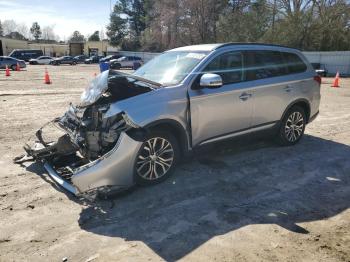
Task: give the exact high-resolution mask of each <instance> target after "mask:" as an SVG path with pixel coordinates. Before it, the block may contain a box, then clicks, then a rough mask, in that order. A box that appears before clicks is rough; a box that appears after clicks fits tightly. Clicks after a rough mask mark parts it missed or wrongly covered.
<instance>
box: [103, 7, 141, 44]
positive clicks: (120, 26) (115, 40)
mask: <svg viewBox="0 0 350 262" xmlns="http://www.w3.org/2000/svg"><path fill="white" fill-rule="evenodd" d="M145 28H146V10H145V0H131V1H130V0H119V1H118V2H117V3H116V4H115V6H114V9H113V12H112V13H111V16H110V23H109V25H108V26H107V36H108V37H109V38H110V40H111V44H112V45H115V46H117V45H120V46H122V47H123V48H124V49H135V48H139V47H140V38H141V34H142V32H143V31H144V30H145Z"/></svg>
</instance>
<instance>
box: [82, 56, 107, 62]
mask: <svg viewBox="0 0 350 262" xmlns="http://www.w3.org/2000/svg"><path fill="white" fill-rule="evenodd" d="M102 58H103V56H99V55H93V56H91V57H90V58H88V59H85V62H84V63H85V64H97V63H99V62H100V60H101V59H102Z"/></svg>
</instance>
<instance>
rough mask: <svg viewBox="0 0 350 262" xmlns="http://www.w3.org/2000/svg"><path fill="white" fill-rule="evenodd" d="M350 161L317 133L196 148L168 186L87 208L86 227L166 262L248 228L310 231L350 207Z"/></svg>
mask: <svg viewBox="0 0 350 262" xmlns="http://www.w3.org/2000/svg"><path fill="white" fill-rule="evenodd" d="M349 158H350V146H348V145H345V144H341V143H337V142H334V141H330V140H325V139H322V138H318V137H314V136H310V135H305V136H304V138H303V140H302V141H301V142H300V143H299V144H297V145H295V146H292V147H279V146H276V145H275V144H273V143H271V142H266V141H260V140H259V139H258V140H255V141H250V142H249V143H248V144H247V143H246V141H245V140H243V141H237V140H236V141H230V142H224V143H220V144H215V145H212V146H210V147H207V148H204V149H201V150H197V151H196V152H195V153H194V154H193V156H192V157H190V158H189V159H187V160H186V161H184V162H182V163H181V164H180V165H179V166H178V168H177V170H176V172H175V173H174V174H173V176H172V177H171V178H170V179H168V180H167V181H165V182H164V183H161V184H158V185H155V186H152V187H140V188H137V190H134V191H133V192H131V193H129V194H126V195H125V194H124V195H122V196H117V197H115V198H113V199H109V200H104V201H102V200H101V201H95V202H89V203H85V204H84V206H85V208H84V209H83V210H82V212H81V214H80V218H79V225H80V227H81V229H83V230H85V231H88V232H92V233H94V234H99V235H104V236H110V237H118V238H124V239H125V240H126V241H142V242H143V243H145V244H146V245H147V246H148V247H150V248H151V249H152V250H153V251H154V252H156V253H157V254H158V255H159V256H160V257H162V258H163V259H164V260H166V261H174V260H178V259H180V258H182V257H184V256H186V255H187V254H189V253H190V252H191V251H193V250H194V249H196V248H198V247H199V246H200V245H202V244H203V243H205V242H207V241H208V240H210V239H211V238H213V237H215V236H218V235H222V234H226V233H229V232H232V231H234V230H236V229H239V228H241V227H243V226H247V225H253V224H277V225H279V226H281V227H283V228H285V229H287V230H290V231H292V232H296V233H300V234H308V233H309V230H308V229H307V228H306V227H305V226H302V225H300V223H303V222H308V221H315V220H322V219H325V218H329V217H332V216H335V215H337V214H339V213H340V212H342V211H344V210H346V209H347V208H349V207H350V190H349V186H350V161H349ZM79 201H81V200H79ZM298 224H299V225H298Z"/></svg>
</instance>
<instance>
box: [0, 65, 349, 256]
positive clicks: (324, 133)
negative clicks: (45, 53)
mask: <svg viewBox="0 0 350 262" xmlns="http://www.w3.org/2000/svg"><path fill="white" fill-rule="evenodd" d="M44 69H45V67H44V66H28V67H27V70H26V71H23V72H11V73H12V75H11V77H10V78H5V76H4V75H5V72H4V71H0V109H1V110H0V122H1V128H0V154H1V156H2V157H1V159H0V221H1V223H0V261H62V259H63V260H64V259H67V261H145V260H146V261H163V260H166V261H174V260H183V261H327V262H329V261H346V262H349V261H350V209H349V207H350V161H349V160H350V80H347V79H341V88H338V89H336V88H331V87H330V83H331V81H332V79H329V78H328V79H327V78H325V79H324V80H323V81H324V83H323V84H322V88H321V90H322V102H321V108H320V110H321V113H320V115H319V117H318V118H317V119H316V120H315V121H314V122H313V123H311V124H310V125H308V127H307V129H306V135H305V137H304V138H303V139H302V141H301V142H300V143H299V144H298V145H296V146H293V147H278V146H276V145H275V144H274V143H272V142H270V141H267V140H266V141H263V140H260V139H258V138H256V139H254V140H253V141H249V142H248V141H232V142H226V143H222V144H216V145H214V146H211V147H208V148H205V149H202V150H200V151H197V152H196V154H194V156H192V157H190V158H188V159H187V160H186V161H183V163H181V164H180V165H179V167H178V169H177V170H176V172H175V173H174V175H173V176H172V177H171V179H169V180H167V181H166V182H164V183H162V184H159V185H157V186H153V187H148V188H136V189H134V190H133V191H131V192H128V193H127V194H124V195H121V196H117V197H115V198H113V199H109V200H106V201H97V202H94V203H91V202H88V201H84V200H79V199H77V198H75V197H72V196H70V195H69V194H66V193H65V192H63V191H62V190H61V189H60V188H58V187H57V186H56V185H55V184H53V183H52V182H51V180H50V179H49V178H48V177H47V175H46V174H45V172H44V171H43V170H42V168H41V167H40V166H38V165H36V164H30V163H29V164H28V165H26V166H24V167H21V166H18V165H14V164H12V159H13V157H15V156H17V155H19V154H21V153H22V145H23V143H24V142H25V141H26V140H27V138H28V137H29V136H31V135H32V134H33V133H34V131H35V130H36V129H38V128H39V127H40V126H41V125H43V124H44V123H45V122H47V121H49V120H51V119H53V118H54V117H56V116H60V115H62V114H63V113H64V111H65V110H66V109H67V106H68V104H69V103H70V102H77V101H78V100H79V96H80V93H81V92H82V90H83V88H84V87H85V86H86V85H87V83H88V81H89V80H91V79H92V78H93V75H94V73H95V72H98V67H97V66H96V65H78V66H57V67H54V66H48V69H49V73H50V76H51V78H52V81H53V84H52V85H45V84H44V83H43V78H44Z"/></svg>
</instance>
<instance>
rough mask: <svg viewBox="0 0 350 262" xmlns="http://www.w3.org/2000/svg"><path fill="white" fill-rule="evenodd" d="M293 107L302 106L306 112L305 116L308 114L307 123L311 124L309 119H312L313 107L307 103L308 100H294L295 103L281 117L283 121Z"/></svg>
mask: <svg viewBox="0 0 350 262" xmlns="http://www.w3.org/2000/svg"><path fill="white" fill-rule="evenodd" d="M293 106H300V107H301V108H303V109H304V111H305V114H306V123H308V122H309V119H310V110H311V106H310V103H309V101H307V100H306V99H303V98H301V99H297V100H294V101H293V102H291V103H290V104H289V105H288V106H287V108H286V110H284V112H283V115H282V117H281V120H282V119H283V118H284V117H285V115H286V114H287V112H288V111H289V109H291V108H292V107H293Z"/></svg>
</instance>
